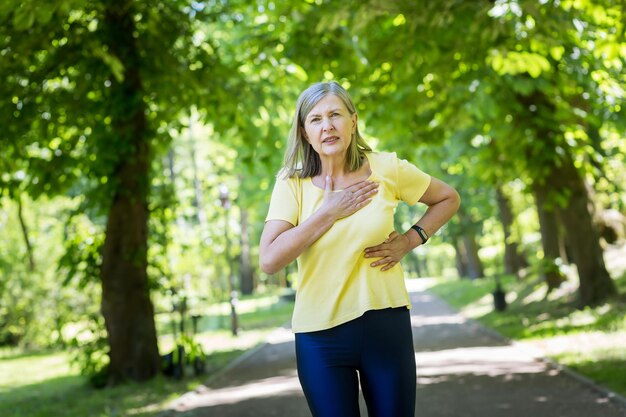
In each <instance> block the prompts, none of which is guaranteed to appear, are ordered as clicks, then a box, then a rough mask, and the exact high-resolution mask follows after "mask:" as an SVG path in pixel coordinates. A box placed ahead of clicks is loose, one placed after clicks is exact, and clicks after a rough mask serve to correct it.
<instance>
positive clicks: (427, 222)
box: [365, 178, 461, 271]
mask: <svg viewBox="0 0 626 417" xmlns="http://www.w3.org/2000/svg"><path fill="white" fill-rule="evenodd" d="M419 201H420V202H421V203H424V204H426V205H427V206H428V209H427V210H426V213H424V215H423V216H422V218H421V219H419V220H418V222H417V223H416V224H417V225H418V226H420V227H421V228H422V229H424V230H425V231H426V233H427V234H428V236H432V235H434V234H435V233H436V232H437V230H439V229H440V228H441V226H443V225H444V224H446V223H447V222H448V221H449V220H450V219H451V218H452V216H453V215H454V213H456V211H457V210H458V209H459V205H460V204H461V198H460V197H459V193H457V192H456V190H455V189H454V188H452V187H451V186H449V185H448V184H446V183H445V182H443V181H441V180H438V179H437V178H432V179H431V181H430V185H429V186H428V188H427V189H426V192H425V193H424V195H423V196H422V198H420V200H419ZM422 243H423V242H422V238H421V237H420V236H419V234H418V233H417V231H415V230H414V229H409V230H408V231H406V232H405V233H404V234H400V233H398V232H396V231H394V232H392V233H391V234H390V235H389V237H388V238H387V239H386V240H385V241H384V242H383V243H381V244H380V245H377V246H373V247H370V248H366V249H365V257H366V258H380V259H378V260H377V261H375V262H372V263H371V266H373V267H376V266H380V265H383V267H382V268H381V269H382V270H383V271H386V270H387V269H390V268H392V267H394V266H395V265H396V264H397V263H398V262H400V260H401V259H402V258H403V257H404V255H406V254H407V253H409V252H410V251H412V250H413V249H415V248H416V247H418V246H419V245H421V244H422Z"/></svg>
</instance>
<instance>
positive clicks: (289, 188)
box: [265, 175, 299, 226]
mask: <svg viewBox="0 0 626 417" xmlns="http://www.w3.org/2000/svg"><path fill="white" fill-rule="evenodd" d="M296 187H297V184H296V181H295V180H293V179H288V178H287V179H285V178H281V176H280V175H279V176H278V178H276V184H275V185H274V190H273V191H272V199H271V200H270V207H269V210H268V212H267V217H266V218H265V221H266V222H267V221H269V220H284V221H286V222H289V223H291V224H292V225H294V226H297V225H298V213H299V207H298V197H297V188H296Z"/></svg>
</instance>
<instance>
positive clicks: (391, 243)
mask: <svg viewBox="0 0 626 417" xmlns="http://www.w3.org/2000/svg"><path fill="white" fill-rule="evenodd" d="M410 250H411V243H410V242H409V238H408V237H407V236H406V235H403V234H401V233H398V232H396V231H393V232H391V234H390V235H389V237H388V238H387V239H386V240H385V241H384V242H383V243H381V244H380V245H376V246H372V247H369V248H365V257H366V258H381V259H379V260H377V261H375V262H372V263H371V264H370V266H372V267H377V266H380V265H383V267H382V268H381V269H380V270H381V271H386V270H388V269H391V268H393V267H394V266H396V264H397V263H398V262H400V259H402V258H403V257H404V255H406V254H407V253H409V251H410Z"/></svg>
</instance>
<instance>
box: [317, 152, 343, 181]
mask: <svg viewBox="0 0 626 417" xmlns="http://www.w3.org/2000/svg"><path fill="white" fill-rule="evenodd" d="M320 160H321V162H322V172H321V176H322V177H326V176H329V177H331V178H342V177H344V176H345V175H346V174H348V164H346V158H345V156H341V157H339V158H320Z"/></svg>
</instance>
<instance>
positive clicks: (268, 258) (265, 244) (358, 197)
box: [259, 177, 378, 274]
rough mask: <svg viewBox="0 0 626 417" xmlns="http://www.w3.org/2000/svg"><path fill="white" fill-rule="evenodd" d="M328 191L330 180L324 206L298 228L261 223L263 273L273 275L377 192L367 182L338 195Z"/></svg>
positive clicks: (280, 221)
mask: <svg viewBox="0 0 626 417" xmlns="http://www.w3.org/2000/svg"><path fill="white" fill-rule="evenodd" d="M332 187H333V184H332V179H331V178H330V177H327V178H326V189H325V190H324V202H323V203H322V205H321V207H320V208H319V209H318V210H317V211H316V212H315V213H313V215H312V216H311V217H309V218H308V219H306V220H305V221H304V222H302V223H300V224H299V225H297V226H293V225H292V224H291V223H289V222H286V221H284V220H269V221H268V222H266V223H265V227H264V228H263V233H262V234H261V242H260V248H259V251H260V253H259V260H260V263H261V269H262V270H263V272H265V273H267V274H273V273H275V272H278V271H280V270H281V269H282V268H284V267H285V266H287V265H289V264H290V263H291V262H292V261H293V260H295V259H296V258H297V257H298V256H300V254H302V252H304V250H305V249H306V248H308V247H309V246H311V245H312V244H313V243H314V242H315V241H317V239H319V238H320V237H321V236H322V235H323V234H324V233H326V232H327V231H328V229H330V228H331V226H332V225H333V224H334V223H335V222H336V221H337V220H339V219H341V218H343V217H347V216H349V215H351V214H353V213H355V212H356V211H358V210H359V209H361V208H362V207H365V206H366V205H367V204H368V203H369V202H370V201H371V199H372V196H373V195H374V194H376V192H377V191H378V184H377V183H374V182H371V181H362V182H359V183H357V184H354V185H352V186H350V187H348V188H346V189H345V190H342V191H339V192H332V189H333V188H332Z"/></svg>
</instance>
